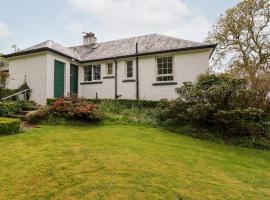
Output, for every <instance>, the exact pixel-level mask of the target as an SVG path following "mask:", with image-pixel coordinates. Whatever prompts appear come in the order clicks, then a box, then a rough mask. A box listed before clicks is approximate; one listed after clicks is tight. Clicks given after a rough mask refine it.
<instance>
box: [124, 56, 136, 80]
mask: <svg viewBox="0 0 270 200" xmlns="http://www.w3.org/2000/svg"><path fill="white" fill-rule="evenodd" d="M128 62H132V76H131V77H128V65H127V64H128ZM125 68H126V70H125V77H126V79H134V60H126V67H125Z"/></svg>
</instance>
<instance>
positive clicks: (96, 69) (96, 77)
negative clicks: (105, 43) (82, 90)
mask: <svg viewBox="0 0 270 200" xmlns="http://www.w3.org/2000/svg"><path fill="white" fill-rule="evenodd" d="M93 71H94V78H93V80H100V78H101V76H100V65H94V66H93Z"/></svg>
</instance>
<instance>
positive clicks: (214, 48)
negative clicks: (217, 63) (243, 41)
mask: <svg viewBox="0 0 270 200" xmlns="http://www.w3.org/2000/svg"><path fill="white" fill-rule="evenodd" d="M217 45H218V44H214V47H213V50H212V51H211V53H210V56H209V59H210V58H211V57H212V55H213V53H214V52H215V50H216V48H217Z"/></svg>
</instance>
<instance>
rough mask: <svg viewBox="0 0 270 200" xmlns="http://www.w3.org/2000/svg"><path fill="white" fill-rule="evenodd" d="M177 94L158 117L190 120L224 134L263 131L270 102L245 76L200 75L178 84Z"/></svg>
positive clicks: (185, 121) (251, 133)
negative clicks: (242, 77) (253, 87)
mask: <svg viewBox="0 0 270 200" xmlns="http://www.w3.org/2000/svg"><path fill="white" fill-rule="evenodd" d="M176 91H177V93H178V95H179V98H178V99H177V100H175V101H172V102H171V103H170V105H169V106H168V107H167V108H166V109H165V110H164V112H163V113H162V114H161V115H160V121H167V122H170V123H174V124H185V123H192V124H195V125H198V126H200V127H206V128H214V129H216V130H221V131H223V133H224V134H226V135H233V136H243V135H254V134H258V135H259V134H263V133H265V132H266V131H267V126H266V123H265V122H266V120H267V118H266V117H267V114H266V113H268V111H269V102H268V101H267V100H266V99H265V97H264V96H261V95H260V93H258V92H256V91H254V90H252V89H250V87H249V84H248V82H247V80H245V79H240V78H235V77H233V76H231V75H228V74H222V75H214V74H206V75H201V76H200V77H199V78H198V81H197V82H196V83H191V82H185V83H184V84H183V86H182V87H180V88H178V89H177V90H176Z"/></svg>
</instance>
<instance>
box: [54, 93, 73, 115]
mask: <svg viewBox="0 0 270 200" xmlns="http://www.w3.org/2000/svg"><path fill="white" fill-rule="evenodd" d="M73 110H74V104H73V102H72V101H68V100H66V99H65V98H59V99H57V100H56V101H55V102H54V103H52V104H51V105H50V106H49V111H50V112H51V113H53V114H56V115H64V116H63V117H70V116H72V112H73Z"/></svg>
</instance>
